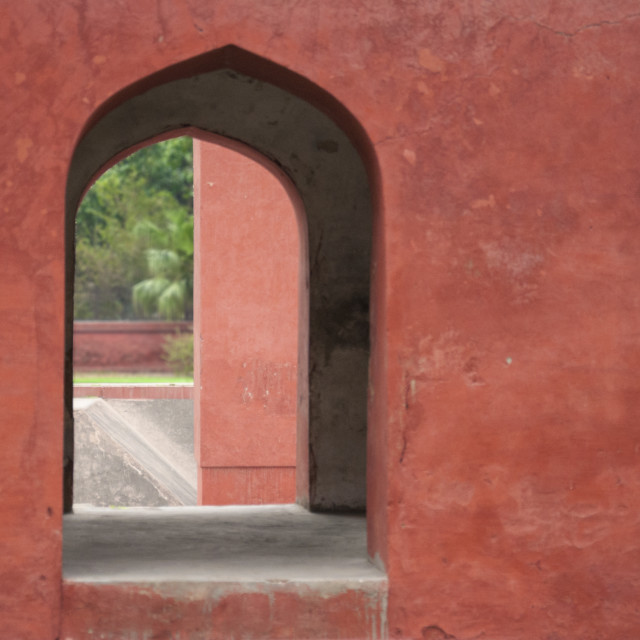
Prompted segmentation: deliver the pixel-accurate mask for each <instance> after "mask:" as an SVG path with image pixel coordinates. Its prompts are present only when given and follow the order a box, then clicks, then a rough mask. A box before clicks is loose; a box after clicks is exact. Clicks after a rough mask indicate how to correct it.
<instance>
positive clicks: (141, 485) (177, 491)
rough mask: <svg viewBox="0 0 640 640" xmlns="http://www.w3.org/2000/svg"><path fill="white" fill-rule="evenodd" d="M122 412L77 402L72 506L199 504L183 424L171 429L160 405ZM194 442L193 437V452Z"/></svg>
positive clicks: (106, 404) (94, 402) (81, 400)
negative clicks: (73, 503)
mask: <svg viewBox="0 0 640 640" xmlns="http://www.w3.org/2000/svg"><path fill="white" fill-rule="evenodd" d="M118 402H119V403H122V402H124V401H118ZM138 402H139V401H131V402H130V403H129V404H133V405H137V404H138ZM150 402H152V403H153V402H158V401H150ZM160 402H161V401H160ZM168 402H171V401H168ZM185 402H188V401H185ZM119 408H120V409H121V410H118V408H117V407H113V406H111V405H110V404H109V402H108V401H105V400H102V399H99V398H77V399H75V400H74V418H75V463H74V502H75V503H80V504H83V503H84V504H92V505H95V506H165V505H170V506H178V505H194V504H196V501H197V490H196V482H195V461H194V460H193V459H192V458H191V459H190V456H189V442H188V436H185V434H184V433H182V432H183V431H185V429H184V424H183V426H182V428H179V426H176V425H171V424H168V421H169V420H170V412H167V410H166V409H167V408H166V407H164V409H163V407H162V406H161V405H154V404H151V405H147V406H146V407H145V406H143V405H139V406H135V407H134V408H131V410H130V411H129V410H128V409H129V407H127V406H126V404H125V405H124V406H122V407H119ZM145 409H146V411H145ZM154 414H155V418H156V419H157V420H156V422H155V424H154ZM161 416H163V417H164V420H163V419H161ZM187 418H188V416H187ZM191 420H192V419H191ZM141 423H144V424H143V426H142V428H141V427H140V424H141ZM182 423H184V419H183V420H182ZM191 424H193V423H192V421H191ZM171 426H173V427H174V428H169V427H171ZM187 426H188V425H187ZM191 433H192V428H191ZM192 439H193V436H192V435H191V451H192V450H193V444H192Z"/></svg>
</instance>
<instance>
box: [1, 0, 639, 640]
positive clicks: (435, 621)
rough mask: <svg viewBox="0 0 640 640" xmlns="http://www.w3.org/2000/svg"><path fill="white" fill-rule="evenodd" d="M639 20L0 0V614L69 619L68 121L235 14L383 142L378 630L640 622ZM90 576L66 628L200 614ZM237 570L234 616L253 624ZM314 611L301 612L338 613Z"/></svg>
mask: <svg viewBox="0 0 640 640" xmlns="http://www.w3.org/2000/svg"><path fill="white" fill-rule="evenodd" d="M639 37H640V5H639V4H638V2H637V1H636V0H620V1H618V2H604V3H603V2H596V1H595V0H581V1H579V2H578V1H577V0H576V1H574V0H559V1H558V2H554V3H549V2H546V1H543V0H539V1H534V2H529V1H527V2H524V1H520V0H497V1H495V2H482V1H478V2H469V3H464V4H460V3H457V4H456V3H450V2H447V1H445V0H428V1H426V2H420V3H413V2H408V1H407V2H389V1H387V0H374V1H372V2H370V3H366V4H361V3H349V2H344V1H340V2H339V1H337V0H326V1H324V2H322V3H313V4H308V3H296V2H287V1H282V2H273V3H258V2H253V1H249V0H234V1H231V0H220V1H218V2H216V3H211V2H209V1H205V0H190V1H189V2H182V1H180V2H173V3H169V2H155V1H152V0H135V2H134V1H133V0H123V1H122V2H119V3H109V4H108V5H107V4H105V3H103V2H98V1H97V0H86V1H85V2H83V3H79V4H72V3H69V2H61V3H57V4H55V5H46V6H45V5H43V4H42V3H40V2H36V1H35V0H23V1H22V2H20V3H10V4H7V3H5V4H4V5H3V6H2V7H0V55H1V56H2V65H1V66H0V69H1V71H0V89H1V90H2V95H3V100H2V101H1V102H0V114H1V122H2V127H1V128H0V142H1V145H0V149H2V151H1V153H0V176H1V178H0V192H1V196H2V198H1V200H0V202H1V204H0V215H1V216H2V218H1V219H2V228H3V233H2V234H0V266H1V270H2V274H3V280H2V288H1V292H2V293H1V295H0V318H2V320H0V334H1V338H0V340H1V342H2V345H3V353H2V358H0V389H1V391H0V393H1V397H2V408H3V420H2V441H3V447H2V452H1V453H0V468H2V470H3V475H2V477H3V482H2V491H1V492H0V495H1V496H2V497H1V501H2V507H3V508H2V526H1V528H0V544H1V545H2V548H3V550H4V558H5V560H4V561H3V563H2V569H1V570H0V591H1V595H0V602H1V607H2V624H3V628H4V633H5V635H6V636H7V637H9V638H13V637H15V638H25V639H31V638H33V639H38V640H41V639H42V638H50V639H52V640H53V639H54V638H56V637H58V635H59V634H60V623H59V620H60V607H61V605H60V602H61V589H62V586H61V585H62V583H61V574H60V536H61V504H62V502H61V494H62V470H61V466H60V460H61V459H62V414H63V402H62V395H63V384H62V368H63V358H64V352H63V351H64V346H63V315H62V309H63V307H64V291H63V287H64V240H63V221H62V215H63V214H62V211H63V205H64V184H65V179H66V171H67V167H68V164H69V160H70V157H71V153H72V151H73V148H74V144H75V142H76V141H77V139H78V137H79V135H80V133H81V131H82V127H83V125H84V123H85V122H86V121H87V119H88V118H89V117H90V116H91V115H92V114H93V113H94V112H95V110H96V109H98V108H99V107H100V105H102V104H103V103H104V101H105V100H107V99H108V98H109V97H110V96H111V95H112V94H114V93H115V92H116V91H119V90H120V89H122V88H123V87H126V86H127V85H129V84H130V83H132V82H134V81H136V80H138V79H140V78H141V77H144V76H145V75H147V74H150V73H153V72H155V71H157V70H159V69H162V68H163V67H165V66H168V65H171V64H173V63H175V62H178V61H180V60H183V59H186V58H188V57H190V56H194V55H197V54H200V53H203V52H206V51H210V50H212V49H215V48H217V47H220V46H223V45H226V44H229V43H233V44H235V45H237V46H239V47H243V48H245V49H248V50H250V51H252V52H254V53H256V54H258V55H260V56H264V57H266V58H268V59H270V60H273V61H274V62H276V63H278V64H281V65H284V66H286V67H288V68H290V69H292V70H294V71H296V72H297V73H300V74H302V75H304V76H305V77H307V78H308V79H310V80H311V81H312V82H314V83H316V84H318V85H319V86H321V87H322V88H324V89H325V90H326V91H328V92H329V93H330V94H332V95H333V96H334V97H335V98H337V99H338V100H339V101H341V102H342V103H343V104H344V105H345V107H346V108H347V109H348V110H349V111H350V112H351V113H352V114H353V115H354V116H355V117H356V118H357V119H358V121H359V122H360V123H361V124H362V126H363V127H364V128H365V130H366V132H367V133H368V135H369V137H370V139H371V141H372V142H373V144H374V148H375V153H376V157H375V158H370V159H369V161H370V163H371V167H372V173H373V174H374V175H377V176H378V177H379V183H377V184H376V185H375V188H376V193H375V194H374V196H375V197H376V199H377V203H378V210H377V212H378V217H377V219H376V221H375V234H374V247H375V253H374V263H375V264H374V271H373V292H372V293H373V307H372V309H373V311H372V317H373V334H372V335H373V341H372V363H373V365H372V371H371V384H370V421H369V466H368V472H369V476H370V483H369V513H368V518H369V527H370V545H371V553H372V555H377V556H378V557H379V558H380V561H381V562H383V563H384V565H385V566H386V568H387V571H388V575H389V580H390V587H389V589H390V591H389V603H388V610H387V615H388V617H387V619H388V635H389V636H390V637H393V638H428V639H430V640H433V639H434V638H438V639H439V638H456V639H457V640H473V639H479V638H491V639H492V640H514V639H520V638H522V639H527V640H528V639H530V638H531V639H541V640H570V639H571V640H574V639H580V640H596V639H600V638H635V637H637V636H638V635H640V612H639V611H638V604H637V594H638V592H639V591H640V584H639V583H640V571H639V570H638V568H639V567H640V542H639V540H640V535H639V534H640V522H639V516H638V514H639V513H640V498H639V493H638V488H637V487H638V484H639V480H640V466H639V465H638V455H639V451H640V449H639V446H638V442H639V441H640V436H639V427H638V419H637V418H638V415H639V413H640V385H639V383H638V376H637V371H638V367H639V365H640V334H639V333H638V329H637V327H638V312H639V307H640V262H639V261H638V250H637V244H638V241H639V240H640V238H639V231H638V224H637V222H638V220H637V209H638V179H639V175H640V172H639V169H638V104H639V99H640V95H639V94H640V48H639V47H638V44H637V43H638V39H639ZM76 589H77V590H78V591H79V592H82V591H83V590H85V589H88V588H85V587H82V586H71V585H66V586H65V598H64V600H63V602H64V603H65V605H64V606H65V607H67V606H68V607H69V609H68V610H67V615H66V619H65V630H66V631H67V634H66V637H82V634H83V633H84V631H83V629H85V628H86V626H85V622H86V624H91V625H93V624H94V621H95V620H99V623H100V626H101V627H102V629H101V630H103V632H104V633H111V631H110V629H113V628H114V627H116V626H117V619H121V618H122V617H123V616H126V617H127V619H130V620H133V622H132V624H133V626H136V625H138V626H137V630H136V633H137V634H138V636H137V637H144V636H143V634H144V633H145V631H146V629H147V628H148V627H147V626H145V625H146V622H147V621H148V622H149V628H153V629H154V631H155V633H156V636H158V637H162V634H164V635H165V637H166V636H169V637H170V633H171V632H170V631H167V629H172V630H176V629H180V628H187V629H188V628H189V627H188V625H189V624H190V622H189V616H188V615H187V614H188V612H189V611H190V610H191V609H190V608H189V607H190V606H191V605H189V604H187V603H179V604H178V605H176V607H175V608H174V609H172V610H171V615H169V614H166V613H163V611H162V610H156V609H153V608H151V609H149V608H147V605H148V604H149V602H154V599H153V597H152V596H149V597H148V598H147V597H143V596H141V595H140V594H138V593H136V592H135V590H133V591H129V590H127V589H117V590H114V591H112V592H111V591H109V592H106V591H104V592H101V593H94V594H93V595H87V594H84V593H77V594H74V595H71V593H72V591H73V590H76ZM98 591H101V590H98ZM255 597H256V598H257V597H258V596H255ZM75 598H77V602H82V601H83V600H87V599H88V601H90V602H91V603H92V607H93V606H94V605H95V609H94V608H89V609H88V608H83V607H81V606H78V607H76V606H75V605H73V604H72V602H73V600H74V599H75ZM244 598H245V597H243V598H239V599H238V600H236V603H237V605H238V606H239V607H240V608H241V611H242V612H243V615H242V616H239V615H238V616H231V617H229V618H227V621H230V620H231V619H233V620H235V621H236V623H237V624H242V625H243V626H242V628H241V631H242V632H245V631H246V633H245V636H246V637H265V636H267V635H268V634H269V633H270V630H269V628H266V629H265V628H264V627H262V626H260V625H259V624H258V625H254V622H255V621H256V620H258V619H260V618H259V616H257V615H256V616H255V617H254V615H253V612H254V611H257V610H258V608H257V605H256V606H254V607H252V608H250V609H246V608H243V607H245V605H246V606H248V604H249V603H250V599H249V598H246V599H244ZM265 598H266V596H265ZM345 598H346V596H345ZM138 603H141V604H140V606H138ZM126 604H131V605H132V608H127V607H126V606H124V605H126ZM324 606H325V605H324V604H323V605H318V607H319V609H320V610H324V609H323V607H324ZM327 606H328V605H327ZM353 606H354V607H356V608H357V607H358V606H359V605H358V603H355V604H354V605H353ZM134 610H135V611H136V612H137V611H138V610H143V611H148V612H149V613H148V616H150V618H149V617H146V618H144V620H143V619H141V618H138V617H136V616H137V613H136V614H135V615H134V614H133V613H132V611H134ZM93 611H97V612H98V613H96V614H95V615H96V616H98V617H93V613H92V612H93ZM114 611H117V612H118V613H117V615H114V614H113V612H114ZM302 611H309V609H306V608H305V605H304V604H302V602H301V600H300V599H299V598H298V597H297V596H296V597H294V598H293V600H292V601H291V602H290V603H288V605H287V612H288V613H287V616H288V617H287V624H289V625H290V626H291V627H292V628H293V629H294V631H292V632H291V635H294V636H295V629H296V625H298V624H302V623H299V622H298V621H300V620H301V619H303V618H302V617H301V612H302ZM244 614H246V616H245V615H244ZM145 615H147V614H145ZM213 615H214V616H217V615H223V614H222V613H220V611H218V610H216V611H215V614H213ZM167 616H168V617H167ZM89 618H90V620H89ZM116 618H117V619H116ZM314 620H315V621H314V623H313V624H312V625H311V626H309V627H304V628H303V630H302V632H301V633H298V637H299V636H301V635H303V636H304V635H305V634H306V635H307V636H308V637H313V636H314V635H315V636H316V637H331V630H332V629H335V628H336V627H335V626H331V624H329V623H328V622H327V620H326V618H322V617H319V618H314ZM83 621H84V622H83ZM138 621H139V624H138ZM238 621H239V622H238ZM229 624H231V622H229ZM339 624H342V623H339ZM112 625H113V626H112ZM222 628H224V629H226V630H227V631H228V632H229V635H231V634H232V629H234V627H224V626H223V627H222ZM341 628H345V629H347V628H351V627H348V625H347V623H346V622H345V623H344V627H341ZM351 629H352V628H351ZM114 633H116V632H115V631H114ZM61 637H65V636H64V635H62V636H61ZM133 637H135V635H134V636H133Z"/></svg>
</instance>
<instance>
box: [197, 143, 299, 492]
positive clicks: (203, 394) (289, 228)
mask: <svg viewBox="0 0 640 640" xmlns="http://www.w3.org/2000/svg"><path fill="white" fill-rule="evenodd" d="M194 155H195V161H194V167H195V174H196V175H195V179H194V183H195V191H196V194H197V195H196V198H195V212H194V215H195V229H194V234H195V238H196V241H195V242H196V245H195V246H196V252H197V253H198V258H197V262H196V274H197V275H196V276H195V289H196V290H197V292H196V295H195V305H196V308H195V311H194V315H195V331H196V344H198V345H199V354H198V361H197V368H196V372H195V374H194V381H195V388H196V404H195V408H194V410H195V414H194V422H195V429H196V432H197V434H198V435H197V437H196V442H197V443H198V445H197V453H196V458H197V459H198V462H199V471H198V502H199V504H269V503H289V502H294V501H295V498H296V493H295V464H296V376H297V373H296V372H297V367H296V362H297V357H298V263H299V249H298V229H297V224H296V215H295V212H294V210H293V207H292V204H291V201H290V200H289V197H288V196H287V193H286V192H285V190H284V188H283V186H282V185H281V184H280V182H279V181H278V179H277V178H276V177H275V176H274V175H273V174H271V173H270V172H269V171H267V170H266V169H265V168H264V167H262V166H261V165H259V164H258V163H256V162H255V161H253V160H250V159H249V158H247V157H246V156H243V155H241V154H240V153H238V152H236V151H232V150H230V149H226V148H224V147H221V146H220V145H216V144H211V143H205V142H200V141H198V140H195V141H194Z"/></svg>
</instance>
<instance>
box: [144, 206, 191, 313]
mask: <svg viewBox="0 0 640 640" xmlns="http://www.w3.org/2000/svg"><path fill="white" fill-rule="evenodd" d="M136 233H137V234H140V235H143V236H146V237H147V238H148V239H149V244H151V246H152V248H150V249H147V250H146V258H147V266H148V269H149V274H150V277H149V278H147V279H146V280H142V282H138V284H136V285H134V286H133V290H132V294H133V307H134V310H135V311H136V313H139V314H140V315H142V316H143V317H153V316H156V317H161V318H163V319H165V320H182V319H191V318H192V317H193V217H192V216H191V215H190V214H189V213H188V212H187V211H186V210H185V209H183V208H177V209H173V210H169V211H167V212H166V227H165V228H160V227H159V226H158V225H157V224H155V223H153V222H151V221H144V222H141V223H139V224H138V225H137V227H136Z"/></svg>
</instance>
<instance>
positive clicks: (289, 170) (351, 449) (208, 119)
mask: <svg viewBox="0 0 640 640" xmlns="http://www.w3.org/2000/svg"><path fill="white" fill-rule="evenodd" d="M185 132H189V133H190V134H191V135H194V134H195V135H196V137H203V138H205V139H215V140H216V142H218V143H220V142H221V141H225V143H226V144H227V146H230V147H231V148H234V149H236V150H238V151H240V152H241V153H244V154H245V155H249V156H250V157H252V158H253V159H254V160H256V161H258V162H260V163H261V164H263V165H264V166H265V167H266V168H267V169H270V170H273V169H272V166H273V165H275V166H276V167H277V171H275V173H276V175H277V177H279V178H280V179H281V181H282V183H283V184H284V186H285V188H286V189H287V190H288V191H289V193H291V185H293V186H294V188H295V193H294V194H292V195H293V201H294V202H296V201H298V202H300V203H302V207H303V208H304V220H303V221H302V224H301V225H300V229H301V231H302V232H301V261H300V265H301V270H300V285H301V286H300V287H299V291H300V294H299V295H300V303H299V313H300V318H299V326H300V332H301V335H300V341H299V363H298V372H299V374H298V376H299V380H298V437H297V441H298V455H297V458H298V459H297V469H298V472H297V499H298V502H299V503H301V504H303V505H305V506H307V507H309V508H311V509H312V510H326V511H361V510H364V508H365V495H366V489H365V488H366V433H367V386H368V364H369V349H370V347H369V304H370V265H371V245H372V226H373V217H374V202H375V200H376V198H375V193H376V189H377V165H376V162H375V154H374V152H373V147H372V145H371V143H370V141H369V139H368V137H367V136H366V133H365V132H364V130H363V129H362V127H361V126H360V124H359V123H358V122H357V120H356V119H355V118H354V117H353V116H352V115H351V114H350V113H349V112H348V111H347V110H346V109H345V108H344V107H343V106H342V105H341V104H340V103H339V102H338V101H336V100H335V98H333V97H332V96H330V95H329V94H327V93H326V92H324V91H323V90H322V89H321V88H319V87H318V86H317V85H314V84H313V83H311V82H309V81H308V80H306V79H305V78H303V77H301V76H299V75H297V74H295V73H293V72H291V71H288V70H287V69H284V68H283V67H280V66H278V65H275V64H274V63H271V62H269V61H267V60H265V59H263V58H260V57H258V56H255V55H253V54H250V53H248V52H246V51H244V50H242V49H239V48H237V47H235V46H227V47H223V48H222V49H218V50H216V51H213V52H211V53H208V54H204V55H202V56H199V57H197V58H192V59H190V60H187V61H185V62H182V63H179V64H176V65H174V66H172V67H169V68H167V69H165V70H163V71H160V72H158V73H156V74H154V75H152V76H149V77H147V78H145V79H143V80H141V81H139V82H137V83H135V84H133V85H131V86H129V87H127V88H125V89H123V90H122V91H121V92H119V93H118V94H116V95H114V96H113V97H112V98H111V99H110V100H109V101H107V102H106V103H104V104H103V105H102V106H101V107H100V108H99V109H98V110H97V111H96V112H95V113H94V114H93V116H92V117H91V118H90V120H89V121H88V122H87V124H86V125H85V127H84V129H83V131H82V133H81V135H80V138H79V142H78V144H77V146H76V150H75V152H74V156H73V159H72V162H71V166H70V170H69V179H68V183H67V203H66V240H67V251H66V256H67V257H66V282H67V293H66V323H65V341H66V349H65V509H66V510H67V511H69V510H70V508H71V502H72V491H73V489H72V477H73V419H72V415H73V414H72V401H73V400H72V343H73V321H72V318H73V272H74V255H73V242H74V220H75V212H76V210H77V207H78V205H79V202H80V200H81V198H82V196H83V194H84V192H85V191H86V189H87V188H88V187H89V186H90V184H91V183H92V181H94V180H95V179H96V177H97V176H98V175H99V174H100V173H102V172H103V171H104V170H106V169H107V168H108V167H109V166H111V165H112V164H114V163H115V162H117V161H118V160H119V159H120V158H122V157H123V156H125V155H128V154H129V153H132V152H133V151H135V150H136V149H137V148H139V147H141V146H145V145H147V144H149V143H151V142H155V141H158V140H160V139H164V138H167V137H173V136H175V135H179V134H184V133H185ZM280 173H281V174H283V175H284V176H286V178H288V179H286V180H282V176H281V175H278V174H280ZM297 209H298V211H300V206H298V207H297ZM299 219H300V220H302V217H301V216H299Z"/></svg>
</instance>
